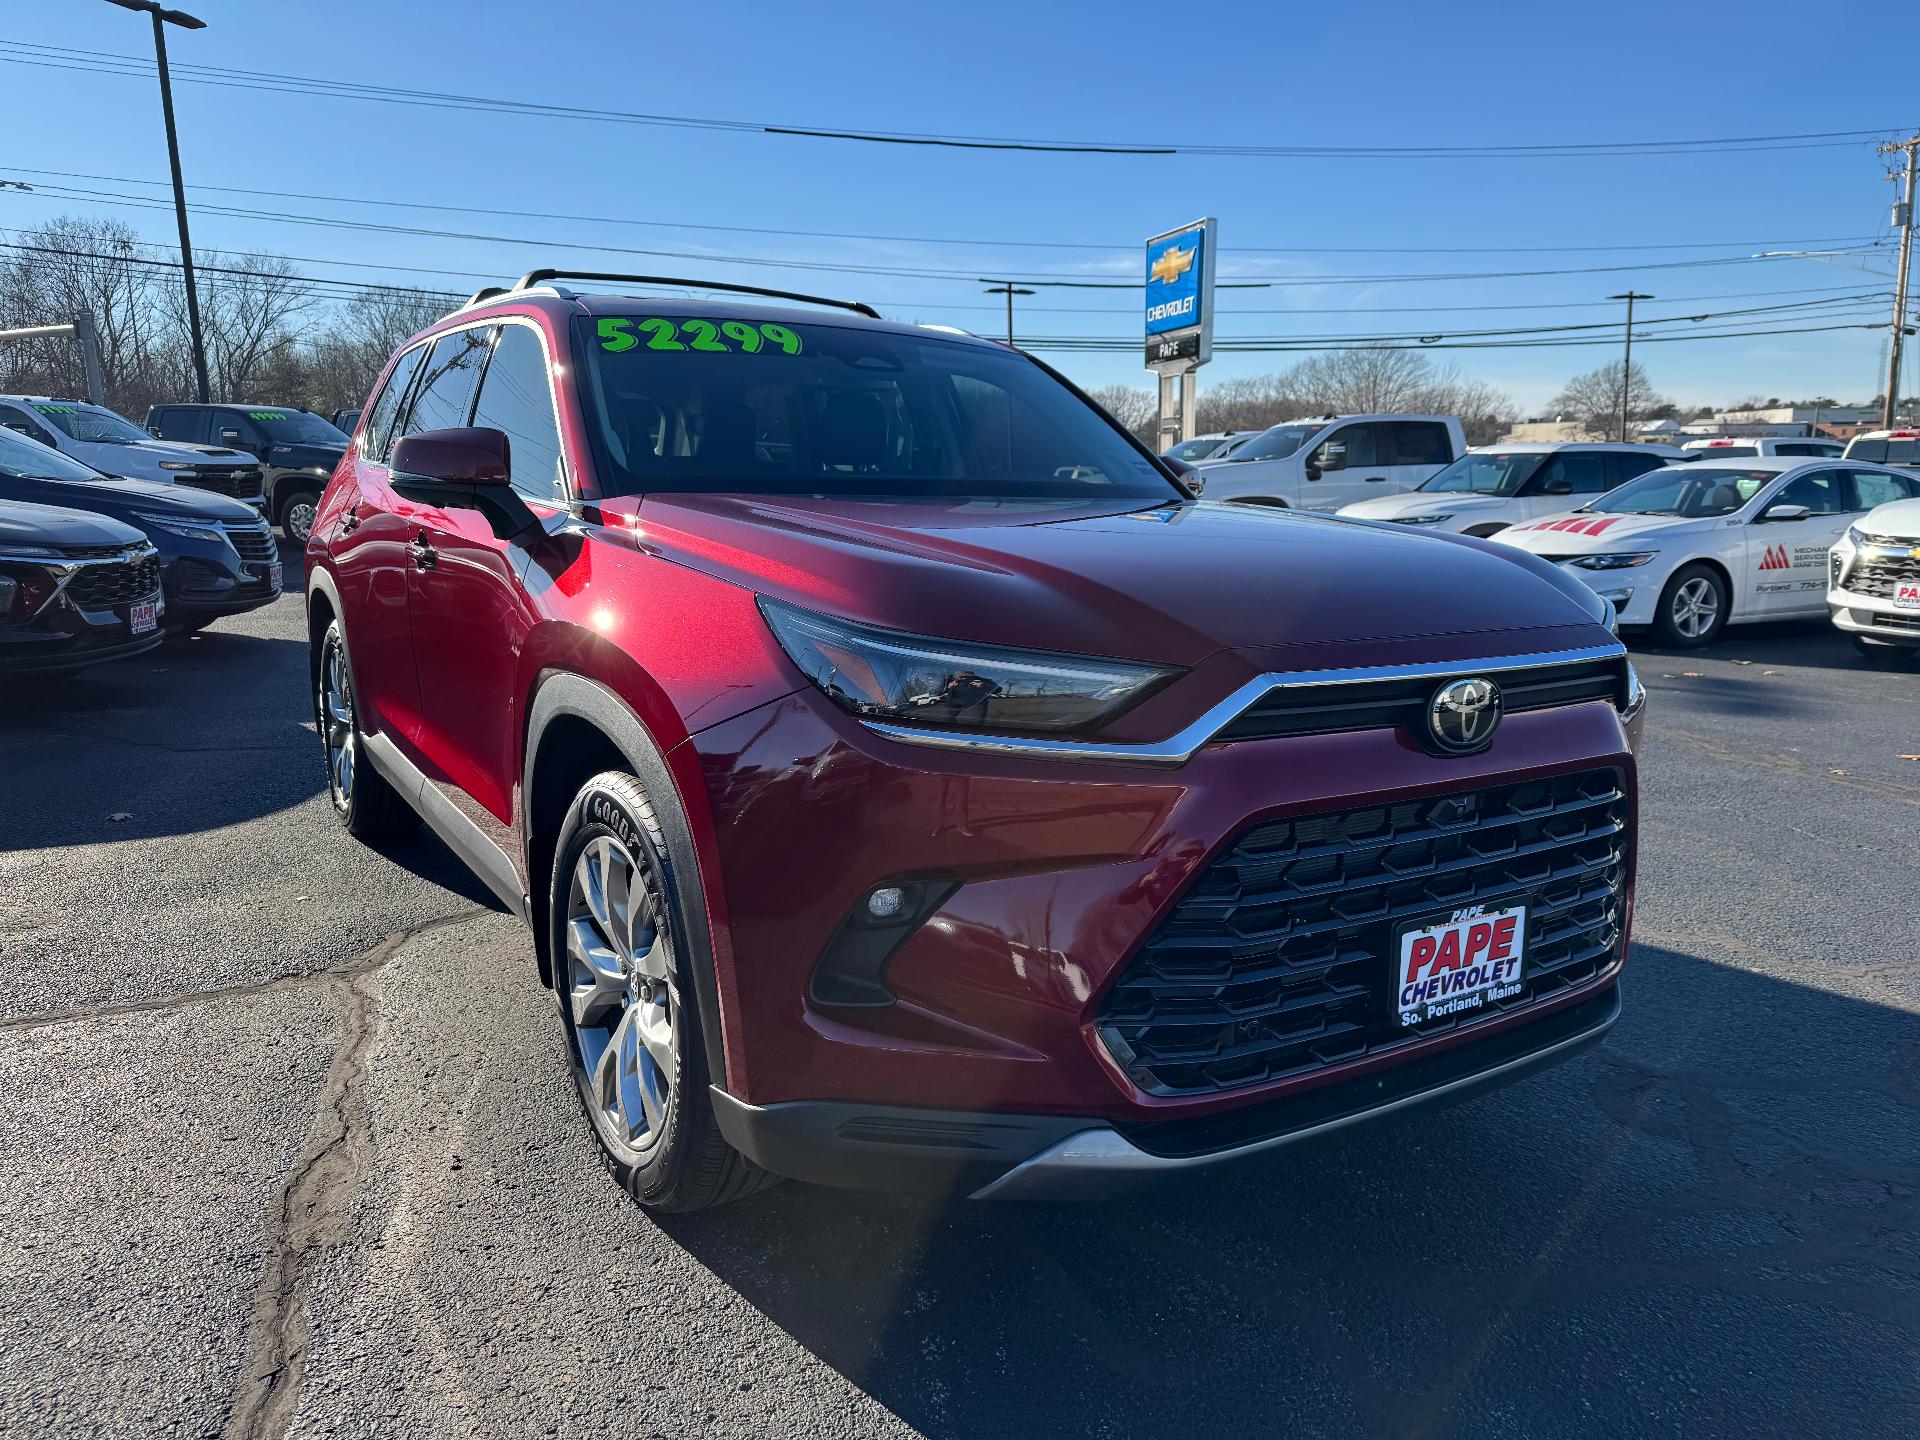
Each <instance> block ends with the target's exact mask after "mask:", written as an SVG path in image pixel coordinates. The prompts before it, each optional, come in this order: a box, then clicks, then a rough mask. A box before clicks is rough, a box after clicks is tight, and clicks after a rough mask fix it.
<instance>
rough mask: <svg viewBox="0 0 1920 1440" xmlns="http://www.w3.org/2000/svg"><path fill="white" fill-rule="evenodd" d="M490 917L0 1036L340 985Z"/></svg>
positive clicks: (86, 1009) (89, 1010)
mask: <svg viewBox="0 0 1920 1440" xmlns="http://www.w3.org/2000/svg"><path fill="white" fill-rule="evenodd" d="M489 913H491V912H489V911H487V910H484V909H481V908H479V907H475V908H473V909H471V910H461V911H459V912H457V913H455V914H452V915H440V916H436V917H435V918H434V919H432V920H423V921H421V922H420V923H419V924H418V925H409V926H407V927H406V928H405V929H403V930H396V931H394V932H393V933H392V934H391V935H387V936H383V937H382V938H381V940H380V941H379V943H378V944H376V945H374V946H373V947H372V948H371V949H368V950H365V951H362V952H361V953H360V954H358V955H355V956H353V957H351V958H350V959H347V960H343V961H341V962H340V963H339V964H337V965H323V966H321V967H319V968H318V969H315V970H298V971H295V972H294V973H293V974H291V975H275V976H273V977H271V978H270V979H266V980H244V981H242V982H240V983H239V984H237V985H215V986H212V987H210V988H208V989H205V990H183V991H180V992H177V993H175V994H172V995H155V996H153V997H151V998H149V999H146V1000H107V1001H102V1002H101V1003H100V1004H97V1005H82V1006H80V1007H79V1008H77V1009H74V1010H62V1011H59V1012H58V1013H57V1014H52V1015H19V1016H12V1017H9V1018H7V1019H0V1034H5V1033H7V1032H9V1031H15V1030H39V1029H44V1028H46V1027H47V1026H50V1025H73V1024H77V1023H79V1022H81V1021H86V1020H111V1019H113V1018H115V1017H117V1016H121V1015H150V1014H153V1013H154V1012H156V1011H165V1010H180V1009H184V1008H186V1007H187V1006H189V1005H199V1004H203V1003H205V1002H208V1001H214V1000H244V999H247V998H249V997H250V996H254V995H271V994H274V993H276V992H278V991H282V990H301V989H305V988H306V987H307V986H309V985H325V984H330V983H334V982H337V981H341V980H351V979H353V978H355V977H357V976H360V975H364V974H366V973H367V972H368V971H371V970H377V969H379V968H380V966H382V965H384V964H386V963H387V961H388V960H389V959H391V958H392V956H393V953H394V952H395V951H396V950H398V949H399V948H400V947H401V946H402V945H405V944H406V943H407V942H408V941H409V940H414V939H417V938H418V937H420V936H422V935H425V934H427V933H429V932H430V931H434V930H438V929H441V928H442V927H443V926H447V925H457V924H459V923H460V922H462V921H463V920H471V919H474V918H476V917H477V916H481V915H486V914H489Z"/></svg>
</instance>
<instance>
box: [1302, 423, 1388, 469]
mask: <svg viewBox="0 0 1920 1440" xmlns="http://www.w3.org/2000/svg"><path fill="white" fill-rule="evenodd" d="M1334 446H1344V447H1345V449H1346V456H1345V459H1344V462H1343V463H1344V464H1345V465H1346V466H1347V468H1349V469H1351V468H1352V467H1353V466H1355V465H1374V464H1378V463H1379V462H1378V461H1377V460H1376V459H1375V458H1374V457H1375V454H1376V450H1375V447H1374V443H1373V427H1372V426H1371V425H1342V426H1341V427H1340V428H1339V429H1338V430H1336V431H1334V432H1333V434H1331V435H1329V436H1328V437H1327V438H1326V440H1325V441H1323V442H1322V443H1321V445H1320V446H1319V447H1318V448H1317V449H1316V450H1315V451H1314V452H1313V464H1315V465H1317V466H1319V467H1320V468H1321V469H1323V470H1324V469H1326V468H1327V452H1328V451H1329V450H1330V449H1332V448H1333V447H1334ZM1336 468H1337V466H1336Z"/></svg>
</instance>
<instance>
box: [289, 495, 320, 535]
mask: <svg viewBox="0 0 1920 1440" xmlns="http://www.w3.org/2000/svg"><path fill="white" fill-rule="evenodd" d="M318 508H319V507H318V506H317V505H316V504H315V502H314V501H313V499H312V497H310V496H307V495H301V496H299V497H298V498H296V499H295V500H294V501H293V502H292V503H291V504H289V505H288V506H287V513H286V519H285V521H284V522H283V523H284V524H285V525H286V528H287V535H288V536H289V537H290V538H291V539H294V540H297V541H299V542H300V543H301V544H302V545H304V544H306V543H307V537H308V536H309V535H311V534H313V517H314V514H315V512H316V511H317V509H318Z"/></svg>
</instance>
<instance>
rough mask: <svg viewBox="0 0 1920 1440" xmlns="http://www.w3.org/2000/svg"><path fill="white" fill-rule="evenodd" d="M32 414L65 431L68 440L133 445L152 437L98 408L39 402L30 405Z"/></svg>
mask: <svg viewBox="0 0 1920 1440" xmlns="http://www.w3.org/2000/svg"><path fill="white" fill-rule="evenodd" d="M33 413H34V414H36V415H39V416H41V417H42V418H44V419H45V420H46V422H47V423H48V424H49V425H54V426H57V427H59V429H61V430H63V431H65V432H66V434H67V435H68V437H69V438H71V439H74V440H85V441H88V442H89V443H91V444H95V445H137V444H139V443H140V442H141V441H143V440H151V439H152V438H153V437H152V436H151V435H149V434H147V432H146V431H144V430H142V429H141V428H140V427H139V426H138V425H135V424H134V423H133V422H132V421H131V420H123V419H121V418H120V416H118V415H116V414H114V413H113V411H111V410H106V409H102V408H101V407H100V406H98V405H79V404H72V403H63V402H61V401H57V400H53V401H41V402H36V403H35V404H34V406H33Z"/></svg>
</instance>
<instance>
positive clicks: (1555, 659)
mask: <svg viewBox="0 0 1920 1440" xmlns="http://www.w3.org/2000/svg"><path fill="white" fill-rule="evenodd" d="M1626 653H1627V647H1626V646H1625V645H1622V644H1620V643H1619V642H1618V641H1615V642H1614V643H1613V644H1611V645H1589V646H1585V647H1583V648H1581V649H1577V650H1547V651H1539V652H1536V653H1534V654H1531V655H1505V656H1501V657H1499V658H1497V659H1492V660H1457V661H1450V662H1446V663H1442V664H1435V663H1428V662H1424V661H1423V662H1417V663H1414V664H1409V665H1369V666H1361V667H1358V668H1355V669H1348V670H1275V671H1269V672H1267V673H1266V674H1264V675H1256V676H1255V677H1254V678H1253V679H1251V680H1249V681H1247V682H1246V684H1244V685H1242V686H1241V687H1240V688H1239V689H1237V690H1235V691H1234V692H1233V693H1232V694H1231V695H1229V696H1227V697H1226V698H1225V699H1224V700H1222V701H1220V702H1219V703H1218V704H1217V705H1214V706H1213V707H1212V708H1211V709H1209V710H1208V711H1207V712H1206V713H1205V714H1203V715H1202V716H1200V718H1199V719H1197V720H1195V721H1194V722H1193V723H1192V724H1191V725H1188V726H1186V727H1185V728H1184V729H1181V730H1179V731H1176V732H1175V733H1174V734H1172V735H1170V736H1168V737H1167V738H1166V739H1165V740H1145V741H1099V740H1050V739H1046V738H1044V737H1040V736H1033V737H1028V736H1015V735H973V734H969V733H966V732H964V731H956V730H923V729H920V728H918V727H916V726H912V725H893V724H888V723H887V722H885V721H881V720H866V719H863V720H861V722H860V723H861V724H862V725H864V726H865V727H866V728H867V729H868V730H871V731H872V732H873V733H874V734H876V735H880V736H884V737H885V738H886V739H889V740H899V741H901V742H903V743H905V744H908V745H928V746H932V747H933V748H935V749H938V750H965V751H970V752H972V753H973V754H976V755H1026V756H1031V757H1033V758H1035V759H1043V760H1106V761H1119V762H1122V763H1127V764H1135V765H1184V764H1185V763H1186V762H1187V761H1188V760H1191V759H1192V758H1193V757H1194V755H1195V754H1197V753H1198V752H1199V751H1200V749H1201V747H1202V746H1204V745H1206V744H1208V743H1209V742H1210V741H1212V739H1213V737H1214V736H1215V735H1217V734H1219V733H1220V731H1222V730H1223V729H1225V728H1226V727H1227V725H1228V724H1229V723H1230V722H1231V721H1233V720H1234V719H1235V718H1236V717H1237V716H1238V715H1239V714H1240V713H1241V712H1242V711H1243V710H1245V709H1246V708H1247V707H1248V706H1249V705H1251V704H1253V702H1254V701H1256V700H1258V699H1259V698H1260V697H1261V696H1263V695H1265V694H1267V693H1268V692H1269V691H1271V690H1283V689H1288V688H1297V687H1300V686H1306V685H1358V684H1363V683H1365V682H1367V681H1369V680H1440V679H1445V678H1447V677H1449V676H1460V675H1488V674H1493V675H1498V674H1502V673H1506V672H1510V671H1514V670H1534V669H1545V668H1547V667H1549V666H1553V665H1578V664H1580V663H1582V662H1583V661H1590V660H1617V659H1620V658H1622V657H1624V656H1625V655H1626ZM1637 683H1638V681H1637V677H1636V679H1635V680H1634V681H1633V682H1630V684H1634V685H1637Z"/></svg>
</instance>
